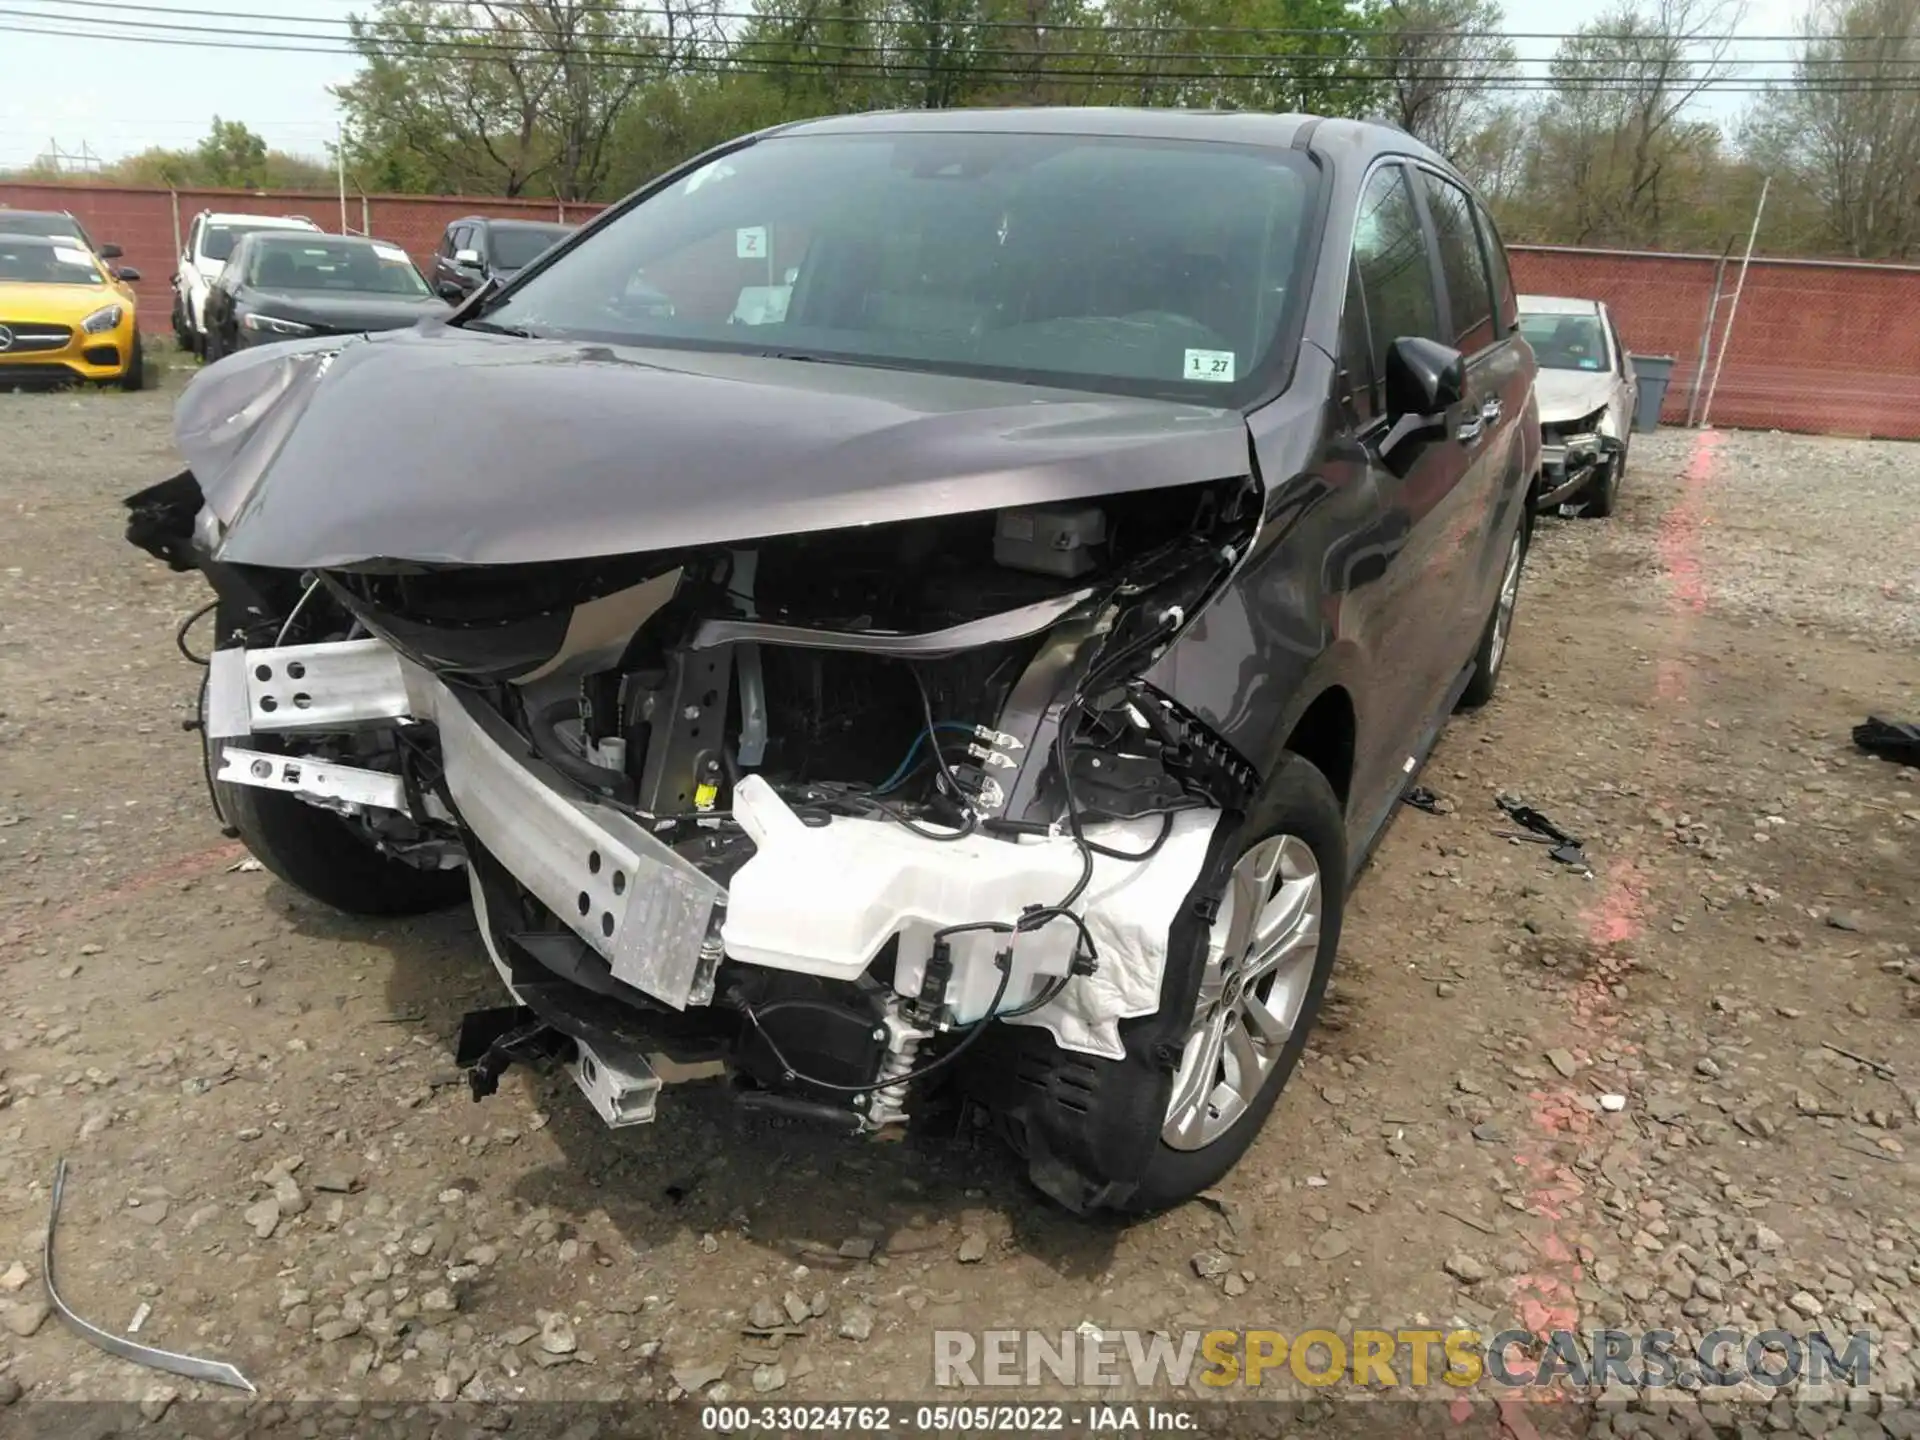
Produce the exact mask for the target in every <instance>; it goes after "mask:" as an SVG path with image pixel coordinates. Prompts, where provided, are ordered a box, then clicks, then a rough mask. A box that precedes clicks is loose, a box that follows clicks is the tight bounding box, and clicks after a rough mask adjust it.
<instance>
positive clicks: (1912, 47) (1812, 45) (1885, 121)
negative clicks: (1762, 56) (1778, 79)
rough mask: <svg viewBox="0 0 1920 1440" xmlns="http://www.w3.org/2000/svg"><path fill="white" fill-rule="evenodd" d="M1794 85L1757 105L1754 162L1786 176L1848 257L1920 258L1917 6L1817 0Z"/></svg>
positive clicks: (1880, 0) (1749, 136)
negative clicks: (1810, 205) (1820, 0)
mask: <svg viewBox="0 0 1920 1440" xmlns="http://www.w3.org/2000/svg"><path fill="white" fill-rule="evenodd" d="M1802 34H1803V35H1804V37H1805V38H1804V40H1803V41H1802V44H1801V52H1800V58H1799V63H1798V64H1797V65H1796V66H1795V67H1794V78H1793V80H1792V81H1791V82H1789V83H1788V84H1786V85H1784V86H1781V87H1779V88H1778V89H1777V90H1775V91H1774V92H1773V93H1772V94H1770V95H1768V96H1767V97H1766V99H1765V100H1763V101H1762V102H1760V103H1759V104H1757V105H1756V106H1755V107H1754V109H1753V111H1752V112H1751V113H1750V114H1749V116H1748V118H1747V125H1746V132H1745V136H1744V140H1745V148H1746V150H1747V154H1748V156H1749V158H1750V159H1752V160H1753V161H1754V162H1755V163H1756V164H1759V165H1762V166H1765V167H1766V168H1768V169H1770V170H1776V171H1779V172H1782V173H1783V176H1784V178H1785V179H1786V180H1788V181H1789V182H1791V184H1792V186H1793V188H1794V189H1796V190H1798V191H1800V192H1801V193H1802V194H1804V195H1805V196H1806V197H1808V199H1809V200H1810V201H1811V202H1812V206H1813V208H1814V209H1815V210H1816V211H1817V212H1818V214H1819V215H1820V217H1821V221H1822V228H1823V229H1824V232H1825V234H1824V237H1823V238H1824V239H1825V241H1826V243H1827V245H1828V246H1830V247H1832V248H1836V249H1839V250H1841V251H1843V252H1845V253H1846V254H1849V255H1857V256H1862V257H1875V258H1907V257H1910V256H1913V255H1916V254H1920V182H1916V180H1915V176H1916V175H1920V89H1916V86H1915V83H1914V82H1915V78H1916V76H1920V0H1822V3H1820V4H1819V5H1817V6H1816V7H1815V8H1814V9H1813V10H1812V11H1811V12H1810V13H1809V14H1808V16H1807V18H1806V20H1805V21H1804V22H1803V24H1802Z"/></svg>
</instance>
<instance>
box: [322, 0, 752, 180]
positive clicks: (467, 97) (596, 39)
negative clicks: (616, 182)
mask: <svg viewBox="0 0 1920 1440" xmlns="http://www.w3.org/2000/svg"><path fill="white" fill-rule="evenodd" d="M715 9H716V5H715V4H714V3H713V0H701V3H699V4H697V5H696V4H688V3H686V0H668V3H665V4H657V5H652V6H649V7H646V8H645V10H644V11H643V10H642V9H641V8H639V7H632V8H627V7H621V6H614V5H609V4H606V3H602V0H502V3H491V0H483V3H481V4H477V5H471V6H469V5H464V4H462V5H455V4H441V3H437V0H379V6H378V9H377V11H376V12H375V14H374V15H373V16H372V17H370V18H362V17H358V16H356V17H354V20H353V22H352V28H353V45H354V48H355V49H356V50H358V51H359V54H360V57H361V62H362V69H361V71H360V73H359V74H358V75H356V76H355V77H354V78H353V79H352V80H351V81H349V82H348V83H347V84H345V85H342V86H339V87H337V89H336V90H335V94H336V95H337V96H338V97H339V99H340V102H341V105H342V108H343V109H344V110H345V111H346V114H347V119H348V123H349V127H350V130H351V133H352V140H351V142H350V150H349V158H350V160H351V162H352V167H353V171H354V176H355V179H356V180H357V181H358V182H359V183H361V184H363V185H366V184H367V183H368V182H369V181H371V182H373V183H375V184H381V185H393V186H396V187H397V188H428V189H441V190H451V191H458V192H477V193H491V194H501V195H522V194H548V195H557V196H558V197H560V198H561V199H564V200H576V199H585V198H588V197H591V196H594V195H597V194H599V193H600V192H601V190H602V189H603V187H604V184H605V181H606V179H607V175H608V173H609V167H610V166H611V164H612V161H613V156H612V153H611V150H610V145H609V142H610V140H611V137H612V135H613V132H614V130H615V128H616V126H617V125H618V123H619V121H620V118H621V115H622V113H623V112H624V111H625V109H626V108H627V106H628V105H629V104H630V103H631V102H632V100H633V99H634V97H635V96H636V95H637V94H638V93H640V92H641V90H642V89H643V88H645V87H646V86H647V85H649V84H652V83H657V82H659V81H661V80H664V79H665V78H667V76H668V75H669V74H670V73H671V72H672V70H673V68H674V66H675V65H676V64H677V63H682V62H684V61H686V60H689V59H690V58H692V57H693V56H694V55H695V54H696V53H697V52H698V50H699V49H700V47H701V46H702V45H704V44H709V43H711V41H712V39H713V35H714V26H715V24H716V23H717V22H715V20H714V11H715ZM661 11H664V12H666V13H665V15H664V17H663V16H661V15H660V13H659V12H661Z"/></svg>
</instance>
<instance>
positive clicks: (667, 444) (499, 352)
mask: <svg viewBox="0 0 1920 1440" xmlns="http://www.w3.org/2000/svg"><path fill="white" fill-rule="evenodd" d="M336 352H337V353H336ZM328 354H331V356H332V358H331V359H330V360H329V359H326V358H325V357H326V356H327V355H328ZM254 412H257V414H255V413H254ZM236 414H238V415H241V416H248V415H251V416H252V418H251V419H250V420H247V421H245V422H244V423H242V422H239V421H236V420H233V419H230V418H229V417H234V416H236ZM450 414H457V415H459V416H461V417H462V418H461V419H460V420H459V421H458V422H457V423H449V422H439V423H436V421H435V419H434V417H436V416H444V415H450ZM296 422H297V423H296ZM175 432H176V436H177V439H178V441H179V445H180V449H181V452H182V453H183V454H184V455H185V457H186V459H187V463H188V464H189V465H190V466H191V467H192V469H193V471H194V474H195V475H196V476H197V477H198V478H199V480H200V484H201V488H202V491H203V493H204V494H205V495H206V498H207V501H208V503H209V504H210V505H211V506H212V507H213V510H214V512H215V514H216V515H218V516H219V517H220V519H221V520H222V522H223V523H224V524H225V525H226V527H227V534H226V538H225V541H224V543H223V545H222V548H221V550H220V553H219V555H218V557H217V558H219V559H220V560H222V561H225V562H228V563H234V564H245V565H265V566H275V567H282V568H325V567H338V566H344V565H351V564H354V563H357V562H360V561H365V560H372V559H398V560H415V561H424V562H439V563H465V564H506V563H515V562H520V563H525V562H535V561H552V560H571V559H582V558H587V557H592V556H601V555H622V554H631V553H634V552H637V551H652V550H671V549H675V548H678V547H682V546H694V545H712V544H722V543H728V542H733V541H741V540H750V539H756V538H763V537H767V536H773V535H786V534H796V533H800V532H805V531H816V530H831V529H837V528H840V527H843V526H852V525H873V524H884V523H888V522H891V521H901V520H916V519H925V518H930V517H935V516H940V515H952V514H962V513H965V512H969V511H981V510H994V509H999V508H1001V507H1003V506H1017V505H1031V504H1036V503H1041V502H1047V501H1066V500H1080V499H1089V498H1092V497H1095V496H1100V495H1114V494H1120V493H1123V492H1127V491H1135V490H1151V489H1157V488H1160V487H1163V486H1170V485H1184V484H1191V483H1195V482H1199V481H1207V480H1218V479H1223V478H1228V477H1231V476H1235V475H1243V474H1245V473H1246V470H1247V432H1246V424H1245V421H1244V419H1243V418H1242V416H1241V415H1240V414H1239V413H1238V412H1236V411H1231V410H1219V409H1208V408H1205V407H1202V406H1197V405H1184V404H1179V403H1177V402H1173V401H1166V400H1152V399H1135V398H1129V397H1126V396H1119V395H1101V394H1092V393H1087V392H1080V391H1073V390H1058V389H1051V388H1046V387H1041V386H1034V385H1023V384H1017V383H1012V382H1008V381H1002V380H980V379H971V378H967V377H961V376H953V375H934V374H927V373H923V372H913V371H904V370H884V369H874V368H868V367H864V366H848V365H835V364H821V363H817V362H807V361H796V360H780V359H771V358H766V357H762V356H754V355H738V354H726V353H717V352H712V351H695V350H660V349H654V350H638V349H627V348H614V347H610V346H606V345H596V344H582V343H576V342H564V341H544V340H524V339H518V338H513V337H508V336H496V335H487V334H477V333H473V332H468V331H463V330H459V329H455V328H450V327H447V326H443V325H434V326H428V327H423V328H421V329H418V330H409V331H404V332H396V333H394V334H390V335H384V336H380V337H376V338H369V339H364V340H356V341H350V342H347V343H345V344H341V343H340V342H338V341H334V342H332V343H331V344H301V345H298V346H277V347H273V348H272V349H268V350H262V351H256V352H251V353H247V354H243V355H238V356H235V357H233V358H232V359H231V360H227V361H222V362H221V363H220V364H219V365H217V366H214V367H213V368H211V369H210V370H208V371H206V372H204V374H203V375H202V376H201V377H200V378H198V379H196V380H195V381H194V383H193V384H192V385H190V386H189V387H188V389H187V393H186V394H185V395H184V396H182V397H181V401H180V406H179V410H178V411H177V413H176V417H175Z"/></svg>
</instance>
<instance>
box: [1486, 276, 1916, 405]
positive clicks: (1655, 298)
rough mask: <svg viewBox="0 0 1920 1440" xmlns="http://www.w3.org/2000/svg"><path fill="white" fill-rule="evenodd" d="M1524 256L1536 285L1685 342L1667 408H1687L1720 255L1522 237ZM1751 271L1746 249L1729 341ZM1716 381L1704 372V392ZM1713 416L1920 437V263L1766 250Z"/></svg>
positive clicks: (1651, 343)
mask: <svg viewBox="0 0 1920 1440" xmlns="http://www.w3.org/2000/svg"><path fill="white" fill-rule="evenodd" d="M1512 259H1513V278H1514V283H1515V284H1516V285H1517V286H1519V288H1520V289H1521V291H1522V292H1523V293H1532V294H1536V295H1575V296H1590V297H1592V298H1594V299H1598V300H1604V301H1606V302H1607V305H1608V307H1609V308H1610V309H1611V310H1612V311H1613V314H1614V320H1615V323H1616V324H1617V325H1618V326H1619V327H1620V338H1621V340H1622V341H1623V342H1624V343H1625V345H1626V347H1627V350H1628V351H1629V353H1632V354H1638V355H1671V356H1673V357H1674V360H1675V362H1676V363H1675V365H1674V369H1673V379H1672V381H1671V383H1670V384H1669V386H1668V388H1667V400H1666V407H1665V411H1664V413H1663V418H1664V419H1665V420H1666V421H1667V422H1668V423H1670V424H1671V423H1678V422H1681V421H1684V420H1685V419H1686V417H1687V409H1688V401H1689V399H1690V398H1691V396H1692V394H1693V387H1694V385H1695V383H1696V372H1697V371H1698V370H1699V368H1700V335H1701V331H1702V329H1703V327H1704V326H1705V324H1706V319H1707V307H1708V306H1709V305H1710V304H1711V303H1712V300H1713V276H1714V269H1715V266H1716V263H1717V262H1716V259H1715V257H1713V256H1701V255H1643V254H1635V253H1627V252H1619V251H1599V250H1561V249H1544V248H1533V247H1526V246H1517V247H1514V248H1513V251H1512ZM1739 274H1740V257H1739V256H1738V255H1735V256H1733V257H1732V258H1731V259H1730V260H1728V262H1727V266H1726V273H1725V282H1724V290H1723V298H1722V299H1721V302H1720V305H1719V307H1718V314H1717V316H1716V320H1715V324H1714V331H1713V350H1714V354H1716V355H1717V354H1718V353H1719V351H1720V345H1721V338H1722V335H1723V333H1724V329H1725V326H1726V322H1727V312H1728V310H1729V309H1730V308H1731V296H1732V293H1733V286H1734V282H1735V281H1736V280H1737V279H1738V278H1739ZM1713 363H1714V362H1713V361H1712V360H1711V359H1710V360H1709V361H1708V372H1709V378H1710V377H1711V370H1712V365H1713ZM1706 383H1707V382H1706V380H1700V381H1699V384H1700V389H1701V394H1702V396H1703V397H1704V394H1705V389H1706ZM1713 420H1714V423H1715V424H1716V425H1722V426H1729V427H1733V428H1741V429H1763V430H1797V431H1802V432H1806V433H1809V434H1825V435H1871V436H1881V437H1887V438H1894V439H1903V440H1920V266H1895V265H1863V264H1857V263H1851V262H1845V261H1809V260H1759V259H1756V260H1755V261H1754V262H1753V264H1752V266H1751V268H1750V269H1749V270H1748V272H1747V283H1746V288H1745V290H1744V291H1743V292H1742V294H1741V296H1740V306H1739V313H1738V314H1737V315H1736V316H1735V318H1734V327H1733V339H1732V342H1731V343H1730V344H1729V345H1728V347H1727V351H1726V359H1725V363H1724V365H1723V366H1722V368H1721V372H1720V386H1719V390H1718V391H1717V392H1716V393H1715V395H1714V401H1713Z"/></svg>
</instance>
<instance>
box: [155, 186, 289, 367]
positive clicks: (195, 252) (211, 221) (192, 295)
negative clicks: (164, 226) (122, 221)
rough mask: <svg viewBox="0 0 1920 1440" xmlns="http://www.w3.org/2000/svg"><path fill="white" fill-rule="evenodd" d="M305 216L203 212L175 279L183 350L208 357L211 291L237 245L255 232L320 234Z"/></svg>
mask: <svg viewBox="0 0 1920 1440" xmlns="http://www.w3.org/2000/svg"><path fill="white" fill-rule="evenodd" d="M319 228H320V227H319V226H318V225H316V224H314V223H313V221H311V220H309V219H307V217H306V216H304V215H218V214H215V213H214V212H213V211H211V210H202V211H201V212H200V213H199V214H198V215H196V216H194V217H193V225H192V227H191V228H190V229H189V230H188V231H187V248H186V249H185V250H184V251H183V252H182V253H181V255H180V266H179V268H178V269H177V270H176V271H175V272H174V276H173V333H174V336H175V338H176V339H178V340H179V342H180V348H181V349H182V350H191V351H193V352H194V353H195V354H196V355H198V354H204V353H205V349H204V347H205V344H206V337H207V331H206V313H207V312H206V304H207V291H208V290H209V289H210V288H211V287H212V285H213V282H214V281H216V280H218V279H219V278H220V271H221V270H222V269H223V268H224V267H225V265H226V263H227V256H229V255H231V254H232V253H233V247H234V242H236V241H237V240H239V238H240V237H241V236H242V235H245V234H248V233H249V232H251V231H254V230H314V231H317V230H319Z"/></svg>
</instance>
